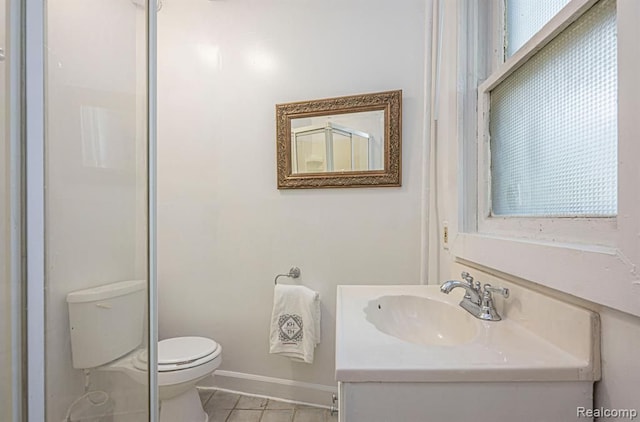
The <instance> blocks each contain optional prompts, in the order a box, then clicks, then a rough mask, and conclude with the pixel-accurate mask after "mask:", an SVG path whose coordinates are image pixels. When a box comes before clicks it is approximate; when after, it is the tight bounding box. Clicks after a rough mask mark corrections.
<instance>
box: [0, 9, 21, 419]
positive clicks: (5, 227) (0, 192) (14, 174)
mask: <svg viewBox="0 0 640 422" xmlns="http://www.w3.org/2000/svg"><path fill="white" fill-rule="evenodd" d="M19 10H20V9H19V5H18V2H17V1H14V0H0V421H14V422H18V421H20V420H21V418H22V410H23V409H22V353H21V352H22V336H21V333H22V330H21V313H22V309H23V307H22V283H21V275H22V272H21V252H22V250H21V226H20V210H21V209H20V207H21V189H20V156H21V151H20V137H19V135H20V120H19V119H20V115H19V108H20V107H19V105H20V72H19V69H20V57H19V53H20V48H19V45H20V44H19V41H20V40H19V33H20V21H19V17H20V15H19Z"/></svg>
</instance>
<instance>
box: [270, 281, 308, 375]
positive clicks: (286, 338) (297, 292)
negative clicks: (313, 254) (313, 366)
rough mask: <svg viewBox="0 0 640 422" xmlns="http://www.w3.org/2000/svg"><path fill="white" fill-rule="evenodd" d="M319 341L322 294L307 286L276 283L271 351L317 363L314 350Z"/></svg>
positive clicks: (302, 360)
mask: <svg viewBox="0 0 640 422" xmlns="http://www.w3.org/2000/svg"><path fill="white" fill-rule="evenodd" d="M318 343H320V295H319V294H318V293H317V292H314V291H313V290H311V289H309V288H307V287H304V286H291V285H286V284H278V285H276V287H275V291H274V294H273V312H272V314H271V332H270V336H269V353H275V354H279V355H282V356H287V357H289V358H291V359H293V360H297V361H301V362H306V363H313V352H314V349H315V347H316V345H317V344H318Z"/></svg>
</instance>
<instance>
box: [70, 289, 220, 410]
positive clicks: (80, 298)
mask: <svg viewBox="0 0 640 422" xmlns="http://www.w3.org/2000/svg"><path fill="white" fill-rule="evenodd" d="M145 288H146V282H145V281H144V280H129V281H120V282H117V283H111V284H107V285H104V286H99V287H94V288H91V289H85V290H78V291H75V292H71V293H69V294H68V295H67V304H68V305H69V323H70V327H71V352H72V358H73V367H74V368H77V369H96V370H104V371H121V372H124V373H126V374H127V375H129V376H130V377H131V378H132V379H133V380H135V381H137V382H139V383H141V384H146V383H147V382H148V373H147V367H148V364H147V350H146V349H139V348H138V347H139V346H140V345H141V343H142V335H143V327H144V310H145V302H146V294H145ZM221 354H222V348H221V347H220V345H219V344H218V343H216V342H215V341H213V340H211V339H208V338H204V337H175V338H170V339H166V340H161V341H160V342H158V390H159V396H160V397H159V398H160V422H207V421H208V419H209V417H208V416H207V414H206V413H205V411H204V410H203V409H202V403H201V402H200V397H199V395H198V392H197V390H196V383H197V382H198V381H200V380H201V379H203V378H205V377H207V376H209V375H211V374H212V373H213V371H215V370H216V368H218V367H219V366H220V362H221V360H222V356H221Z"/></svg>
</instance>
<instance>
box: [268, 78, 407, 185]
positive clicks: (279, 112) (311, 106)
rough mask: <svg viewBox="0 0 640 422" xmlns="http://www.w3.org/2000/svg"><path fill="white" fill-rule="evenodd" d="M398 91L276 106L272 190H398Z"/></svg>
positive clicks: (399, 100) (399, 128)
mask: <svg viewBox="0 0 640 422" xmlns="http://www.w3.org/2000/svg"><path fill="white" fill-rule="evenodd" d="M401 126H402V91H401V90H398V91H388V92H378V93H373V94H362V95H351V96H347V97H337V98H325V99H321V100H312V101H300V102H295V103H286V104H277V105H276V142H277V167H278V189H294V188H336V187H372V186H400V184H401V172H402V169H401V163H400V158H401V143H402V140H401V137H402V134H401V132H402V128H401Z"/></svg>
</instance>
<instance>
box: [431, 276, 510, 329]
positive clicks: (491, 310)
mask: <svg viewBox="0 0 640 422" xmlns="http://www.w3.org/2000/svg"><path fill="white" fill-rule="evenodd" d="M461 277H462V279H463V280H464V281H460V280H449V281H445V282H444V283H442V285H441V286H440V291H441V292H442V293H445V294H449V293H450V292H451V290H453V289H455V288H456V287H462V288H463V289H464V290H465V295H464V298H462V300H461V301H460V307H461V308H462V309H464V310H465V311H467V312H469V313H470V314H471V315H473V316H474V317H476V318H478V319H482V320H485V321H500V320H501V319H502V318H501V317H500V315H499V314H498V311H497V310H496V308H495V305H494V304H493V296H492V293H499V294H501V295H502V296H504V297H505V298H508V297H509V289H507V288H497V287H491V285H490V284H485V285H484V286H483V288H481V287H480V282H479V281H476V282H475V283H474V281H473V277H471V275H469V273H467V272H463V273H462V274H461Z"/></svg>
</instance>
